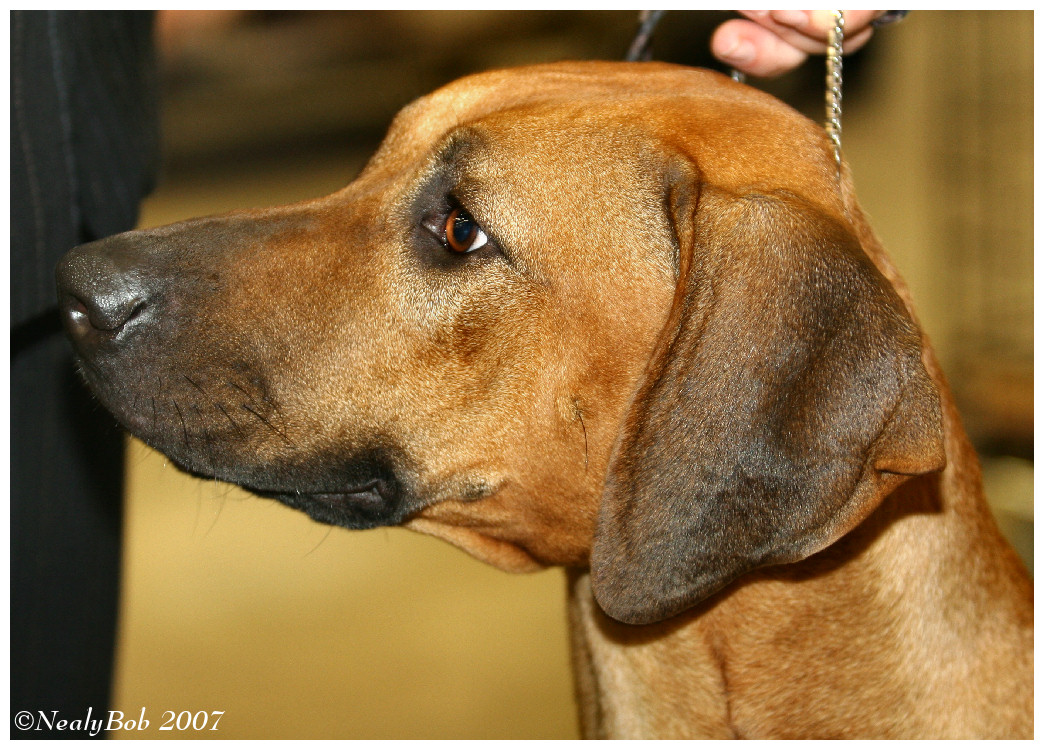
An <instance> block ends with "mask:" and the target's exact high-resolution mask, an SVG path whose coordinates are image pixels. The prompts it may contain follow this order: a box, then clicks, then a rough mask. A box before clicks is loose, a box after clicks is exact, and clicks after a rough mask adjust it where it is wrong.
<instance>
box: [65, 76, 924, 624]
mask: <svg viewBox="0 0 1044 750" xmlns="http://www.w3.org/2000/svg"><path fill="white" fill-rule="evenodd" d="M847 211H848V209H847V208H846V205H845V202H844V201H843V200H842V198H841V195H840V192H839V190H838V186H837V176H836V165H835V164H834V161H833V156H832V153H831V151H830V146H829V143H828V142H827V141H826V139H825V138H824V136H823V134H822V132H821V130H820V129H819V128H818V126H816V125H815V124H813V123H811V122H809V121H807V120H806V119H804V118H802V117H800V116H799V115H797V114H795V113H793V112H792V111H791V110H789V109H788V108H786V107H785V106H783V105H781V104H780V103H778V102H776V101H775V100H774V99H772V98H771V97H768V96H765V95H763V94H760V93H758V92H755V91H753V90H751V89H748V88H746V87H743V86H740V85H738V84H734V83H732V82H731V81H729V80H727V79H725V78H724V77H722V76H718V75H716V74H713V73H709V72H705V71H696V70H691V69H685V68H679V67H674V66H668V65H659V64H648V63H644V64H635V65H630V64H613V63H574V64H559V65H549V66H539V67H534V68H527V69H521V70H515V71H499V72H493V73H486V74H482V75H478V76H474V77H471V78H467V79H464V80H462V81H459V82H457V83H454V84H451V85H450V86H448V87H446V88H444V89H441V90H439V91H437V92H435V93H434V94H431V95H430V96H428V97H425V98H423V99H421V100H418V101H417V102H415V103H413V104H412V105H410V106H409V107H407V108H406V109H405V110H403V112H402V113H400V115H399V116H398V117H397V118H396V120H395V122H394V123H393V125H392V127H391V130H390V131H389V134H388V136H387V137H386V139H385V141H384V143H383V144H382V146H381V148H380V149H379V150H378V152H377V154H376V155H375V156H374V157H373V159H372V160H371V161H370V163H369V164H368V165H367V167H366V168H365V169H364V170H363V172H362V173H361V174H360V176H359V177H358V178H357V179H356V180H355V181H354V182H352V183H351V184H350V185H348V186H347V187H346V188H344V189H343V190H341V191H340V192H338V193H335V194H333V195H331V196H328V197H325V198H322V199H318V200H314V201H309V202H306V203H301V204H295V205H291V206H286V207H280V208H274V209H269V210H265V211H252V212H240V213H234V214H230V215H226V216H221V217H214V218H205V219H200V220H195V221H190V222H185V223H182V224H177V225H173V226H170V227H165V228H161V229H156V230H151V231H145V232H131V233H127V234H124V235H119V236H117V237H114V238H110V239H107V240H104V241H102V242H98V243H92V244H90V245H85V246H83V247H80V248H77V249H76V250H74V251H72V252H70V253H69V255H67V256H66V258H65V259H64V260H63V261H62V263H61V265H60V267H59V270H58V279H59V295H60V299H61V302H62V306H63V314H64V319H65V323H66V327H67V330H68V332H69V334H70V336H71V338H72V340H73V343H74V345H75V348H76V351H77V353H78V356H79V360H80V362H81V369H82V372H83V373H84V376H85V377H86V379H87V381H88V382H89V384H90V385H91V387H92V388H93V389H94V391H95V392H96V393H97V395H98V397H99V398H100V399H101V401H102V402H103V403H104V404H105V406H106V407H107V408H109V409H110V410H112V411H113V413H114V414H116V416H117V417H118V418H119V419H120V421H121V422H122V423H123V424H124V425H125V426H126V427H127V428H128V429H129V430H130V431H131V432H132V433H134V434H135V435H137V436H139V437H140V438H142V439H143V440H144V441H145V442H147V443H149V444H151V445H152V446H154V447H156V448H157V449H159V450H161V451H162V452H164V453H166V454H167V455H169V456H170V457H171V458H172V459H174V460H175V461H176V462H178V463H179V464H180V465H182V466H183V467H185V468H186V469H188V470H190V471H193V472H195V473H198V474H201V475H205V476H208V477H214V478H218V479H222V480H225V481H229V482H234V483H236V484H240V485H242V486H244V487H246V488H248V489H251V490H253V491H255V492H258V493H260V494H264V495H269V496H274V497H277V498H279V499H280V500H281V501H283V502H285V503H286V504H288V505H290V506H292V507H295V508H299V509H301V510H303V511H305V512H307V513H308V514H309V515H310V516H312V517H313V518H315V519H317V520H319V521H322V522H325V523H332V524H338V525H342V526H346V527H349V528H368V527H373V526H379V525H393V524H404V525H406V526H409V527H411V528H415V529H418V530H421V531H424V532H427V533H431V534H435V535H437V536H441V537H443V538H445V539H447V540H449V541H451V542H453V543H455V544H457V545H458V546H460V547H462V548H464V549H466V550H468V551H470V552H471V553H473V554H474V555H476V556H477V557H479V558H481V559H484V560H487V561H489V562H491V563H493V564H495V565H498V566H500V567H502V568H505V569H509V570H525V569H531V568H534V567H538V566H541V565H550V564H564V565H580V566H582V565H588V564H590V565H591V567H592V574H593V575H592V580H593V583H594V587H595V592H596V596H597V597H598V599H599V601H600V603H601V604H602V606H603V607H604V608H605V609H606V611H607V612H608V613H609V614H611V615H613V616H614V617H617V618H619V619H622V620H625V621H628V622H646V621H651V620H655V619H661V618H663V617H667V616H670V615H671V614H674V613H676V612H678V611H681V610H682V609H685V608H686V607H688V606H691V605H692V604H694V603H695V602H697V601H699V600H700V599H702V598H703V597H705V596H707V595H708V594H710V593H712V592H713V591H715V590H717V589H718V588H720V587H721V586H723V585H725V584H727V583H728V582H729V581H731V580H733V579H735V578H736V577H737V576H739V575H742V574H743V573H744V572H746V571H748V570H751V569H753V568H756V567H760V566H763V565H768V564H774V563H779V562H789V561H794V560H798V559H802V558H803V557H805V556H807V555H809V554H812V553H813V552H815V551H818V550H819V549H822V548H823V547H824V546H826V545H828V544H830V543H831V542H832V541H834V540H835V539H837V538H838V537H839V536H841V535H842V534H844V533H845V532H846V531H847V530H849V529H851V528H852V527H853V526H854V525H856V524H857V523H858V522H859V521H860V520H861V519H862V518H864V517H865V515H866V514H867V513H869V511H870V510H871V509H872V508H873V507H874V505H875V504H876V503H877V502H878V501H879V499H880V497H881V496H882V495H883V494H884V493H887V492H888V491H889V490H890V489H892V488H893V487H894V486H895V485H896V483H897V482H898V481H901V478H902V477H905V476H909V475H912V474H917V473H923V472H927V471H933V470H937V469H938V468H940V466H941V464H942V460H943V459H942V448H941V428H940V425H939V421H940V418H939V406H938V396H937V394H936V391H935V388H934V386H933V385H932V382H931V380H930V379H929V377H928V375H927V373H926V372H925V369H924V366H923V365H922V363H921V353H922V342H921V336H920V333H919V332H918V330H917V328H916V325H915V324H914V323H913V321H912V319H911V317H910V315H909V313H908V311H907V310H906V308H905V306H904V304H903V303H902V301H901V300H900V299H899V298H898V296H897V295H896V294H895V292H894V291H893V289H892V288H891V285H890V284H889V283H888V281H887V280H886V279H885V278H884V277H883V276H882V275H881V273H880V272H879V270H878V269H877V268H876V267H875V265H874V263H873V262H872V261H871V259H870V258H869V257H868V256H867V254H866V253H865V252H864V248H863V247H862V246H861V243H860V240H859V238H858V236H857V233H856V232H855V231H854V230H853V228H852V223H851V221H850V219H849V218H848V217H847Z"/></svg>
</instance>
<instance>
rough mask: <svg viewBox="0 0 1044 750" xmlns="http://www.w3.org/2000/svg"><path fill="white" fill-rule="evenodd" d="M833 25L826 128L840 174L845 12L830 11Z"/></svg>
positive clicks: (828, 54)
mask: <svg viewBox="0 0 1044 750" xmlns="http://www.w3.org/2000/svg"><path fill="white" fill-rule="evenodd" d="M831 12H832V13H833V15H834V25H833V27H832V28H831V29H830V30H829V31H828V32H827V51H826V122H825V123H824V127H825V128H826V132H827V135H828V136H829V137H830V142H831V143H832V144H833V146H834V160H835V161H836V162H837V171H838V175H839V176H840V174H841V47H842V44H843V42H844V40H845V12H844V11H843V10H835V11H831Z"/></svg>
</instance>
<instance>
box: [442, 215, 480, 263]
mask: <svg viewBox="0 0 1044 750" xmlns="http://www.w3.org/2000/svg"><path fill="white" fill-rule="evenodd" d="M445 230H446V247H448V248H449V249H450V250H452V251H453V252H455V253H470V252H473V251H475V250H478V249H479V248H480V247H483V246H484V245H485V244H486V243H487V242H489V237H487V236H486V233H485V232H483V231H482V228H481V227H479V225H478V223H477V222H476V221H475V220H474V219H472V218H471V215H470V214H469V213H468V212H467V211H465V210H464V209H463V208H455V209H453V210H452V211H450V213H449V216H447V217H446V226H445Z"/></svg>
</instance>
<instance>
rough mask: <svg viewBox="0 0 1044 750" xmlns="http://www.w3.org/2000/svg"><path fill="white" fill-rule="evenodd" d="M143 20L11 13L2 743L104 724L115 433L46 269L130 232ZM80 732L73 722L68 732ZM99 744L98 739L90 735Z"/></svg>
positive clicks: (141, 158) (145, 127)
mask: <svg viewBox="0 0 1044 750" xmlns="http://www.w3.org/2000/svg"><path fill="white" fill-rule="evenodd" d="M151 27H152V14H151V13H148V12H146V13H141V12H107V11H106V12H99V11H14V12H12V13H11V318H12V332H11V335H12V348H11V393H10V399H11V433H10V434H11V454H10V459H11V532H10V533H11V601H10V611H11V715H12V717H14V719H15V721H13V722H12V725H11V728H10V729H11V736H12V737H15V738H23V737H39V738H45V737H48V736H53V737H55V738H73V737H77V736H80V737H82V736H87V735H88V734H89V730H90V727H84V728H83V729H82V730H80V731H75V730H72V729H69V728H68V727H67V728H65V729H64V730H62V731H55V732H53V733H51V732H46V731H28V732H22V731H19V726H18V722H19V721H20V719H19V718H18V716H17V714H18V712H20V711H30V712H32V714H33V716H34V717H36V716H38V715H39V712H45V713H46V714H47V716H49V717H54V716H55V714H54V713H53V712H55V711H57V712H58V714H57V716H56V718H57V719H58V720H62V719H65V720H67V721H69V722H77V721H79V722H80V723H82V722H83V720H84V719H85V718H86V717H87V715H88V711H90V712H91V718H92V719H97V718H104V714H105V711H107V710H108V707H109V699H110V691H111V677H112V661H113V652H114V642H115V631H116V611H117V601H118V584H119V561H120V527H121V504H122V483H123V481H122V475H123V471H122V437H121V435H120V433H119V431H118V430H117V429H116V426H115V423H114V420H113V419H112V417H111V416H109V415H108V414H107V413H105V412H104V410H102V409H101V407H100V406H99V405H98V404H97V402H96V401H94V400H93V398H92V397H91V396H90V395H89V394H88V392H87V390H86V388H85V387H84V386H83V385H82V383H80V382H78V381H79V378H78V376H77V374H76V373H75V370H74V367H73V364H72V357H71V349H70V347H69V345H68V343H67V342H66V341H65V340H64V337H63V336H62V335H61V330H60V328H61V326H60V323H59V318H58V312H57V307H56V304H55V285H54V266H55V263H56V262H57V261H58V259H59V258H60V257H61V255H62V254H63V253H65V252H66V251H67V250H69V249H71V248H72V247H74V246H75V245H77V244H80V243H82V242H86V241H90V240H93V239H98V238H100V237H103V236H106V235H109V234H113V233H116V232H121V231H125V230H127V229H131V228H133V226H134V223H135V222H136V220H137V212H138V202H139V201H140V199H141V198H142V197H143V196H144V195H145V193H146V192H147V190H148V189H149V187H150V186H151V184H152V180H153V175H154V172H155V164H156V158H157V141H158V138H157V127H156V99H155V96H156V92H155V70H154V63H153V54H152V39H151V36H152V34H151ZM74 726H75V725H74ZM97 736H99V737H101V736H103V734H100V733H99V734H98V735H97Z"/></svg>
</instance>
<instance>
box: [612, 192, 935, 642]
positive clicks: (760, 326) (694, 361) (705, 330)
mask: <svg viewBox="0 0 1044 750" xmlns="http://www.w3.org/2000/svg"><path fill="white" fill-rule="evenodd" d="M692 184H693V183H690V186H689V187H686V186H684V185H683V186H677V185H676V186H675V188H674V189H673V190H672V192H671V199H670V201H669V204H670V209H669V210H670V213H671V220H672V222H673V225H674V230H675V234H676V236H677V238H678V244H679V266H680V274H679V282H678V291H677V294H676V296H675V300H674V308H673V310H672V312H671V315H670V319H669V320H668V323H667V326H666V328H665V330H664V333H663V335H662V337H661V340H660V342H659V344H658V346H657V349H656V351H655V353H654V355H653V358H652V360H651V362H650V365H649V367H648V369H647V371H646V374H645V376H644V379H643V382H642V384H641V385H640V387H639V390H638V392H637V394H636V395H635V399H634V401H633V404H632V406H631V411H630V413H629V415H628V417H627V419H626V421H625V425H624V429H623V433H622V435H621V437H620V439H619V441H618V444H617V446H616V450H615V453H614V455H613V458H612V460H611V463H610V467H609V475H608V481H607V485H606V490H605V495H604V498H603V501H602V507H601V511H600V516H599V520H598V526H597V529H596V532H595V539H594V547H593V552H592V557H591V573H592V585H593V588H594V594H595V597H596V598H597V600H598V602H599V604H600V605H601V606H602V608H603V609H604V610H605V611H606V612H607V613H608V614H609V615H610V616H612V617H614V618H616V619H618V620H621V621H623V622H629V623H635V624H638V623H648V622H654V621H657V620H661V619H664V618H666V617H670V616H672V615H674V614H677V613H679V612H681V611H683V610H685V609H687V608H688V607H691V606H693V605H694V604H696V603H698V602H699V601H700V600H702V599H704V598H705V597H707V596H709V595H710V594H712V593H714V592H715V591H717V590H718V589H720V588H721V587H723V586H725V585H726V584H728V583H729V582H730V581H732V580H734V579H735V578H736V577H737V576H740V575H742V574H743V573H746V572H748V571H750V570H752V569H754V568H758V567H762V566H765V565H772V564H779V563H787V562H795V561H797V560H801V559H804V558H805V557H807V556H809V555H811V554H813V553H815V552H818V551H819V550H821V549H823V548H824V547H826V546H828V545H830V544H831V543H833V542H834V541H836V540H837V539H838V538H840V537H841V536H842V535H844V534H845V533H846V532H848V531H849V530H851V529H852V528H853V527H855V526H856V525H857V524H858V523H859V522H860V521H862V520H863V519H864V518H865V517H866V516H867V515H868V514H869V513H870V512H871V511H872V510H873V508H874V507H876V505H877V504H878V503H879V502H880V500H881V499H882V498H883V497H884V496H885V495H886V494H887V493H889V492H891V491H892V490H893V489H894V488H895V487H896V486H897V485H898V484H899V483H900V482H901V481H903V479H904V478H905V477H906V476H909V475H915V474H921V473H927V472H932V471H937V470H939V469H941V468H942V467H943V465H944V464H945V455H944V451H943V444H942V428H941V417H940V409H939V397H938V393H937V391H936V389H935V386H934V384H933V383H932V381H931V379H930V378H929V376H928V373H927V372H926V370H925V368H924V365H923V364H922V361H921V335H920V332H919V331H918V329H917V326H916V325H915V324H914V322H913V321H912V320H911V319H910V317H909V315H908V314H907V311H906V309H905V308H904V306H903V304H902V302H901V301H900V299H899V297H898V296H897V295H896V293H895V292H894V290H893V289H892V288H891V286H890V284H889V283H888V282H887V280H885V278H884V277H883V276H882V275H881V274H880V273H879V272H878V270H877V269H876V268H875V267H874V265H873V264H872V263H871V261H870V260H869V258H867V256H866V255H865V253H864V252H863V251H862V248H861V247H860V245H859V242H858V240H857V239H856V238H855V236H854V235H853V234H852V233H851V232H850V231H848V230H847V229H846V228H845V227H843V226H842V225H841V224H839V223H838V222H837V221H836V220H834V219H832V218H830V217H829V216H827V215H826V214H825V213H824V212H822V211H821V210H819V209H817V208H816V207H814V206H812V205H810V204H808V203H806V202H804V201H803V200H802V199H800V198H798V197H796V196H794V195H791V194H787V193H783V192H780V193H770V194H757V195H744V196H738V197H737V196H730V195H723V194H721V193H716V192H715V191H713V190H711V189H708V188H703V189H702V191H701V194H700V195H699V199H698V201H697V200H696V196H695V190H696V189H695V187H692ZM697 202H698V204H699V205H698V208H697Z"/></svg>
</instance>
